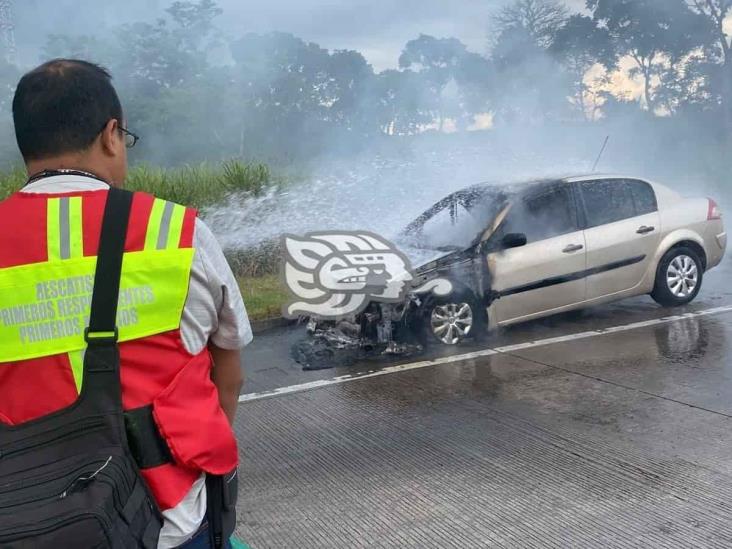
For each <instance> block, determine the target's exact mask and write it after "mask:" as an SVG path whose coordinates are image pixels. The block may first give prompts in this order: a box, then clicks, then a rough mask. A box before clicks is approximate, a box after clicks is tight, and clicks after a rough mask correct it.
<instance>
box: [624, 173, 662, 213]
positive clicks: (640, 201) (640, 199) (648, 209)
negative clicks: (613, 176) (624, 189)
mask: <svg viewBox="0 0 732 549" xmlns="http://www.w3.org/2000/svg"><path fill="white" fill-rule="evenodd" d="M626 184H627V185H628V187H629V188H630V193H631V194H632V195H633V202H634V203H635V215H646V214H649V213H653V212H656V211H658V202H657V201H656V193H655V192H654V190H653V187H651V186H650V185H649V184H648V183H646V182H645V181H638V180H636V179H629V180H627V181H626Z"/></svg>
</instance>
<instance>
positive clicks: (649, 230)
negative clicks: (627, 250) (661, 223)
mask: <svg viewBox="0 0 732 549" xmlns="http://www.w3.org/2000/svg"><path fill="white" fill-rule="evenodd" d="M655 230H656V227H646V226H645V225H643V226H642V227H641V228H640V229H638V230H637V231H635V232H637V233H638V234H648V233H652V232H653V231H655Z"/></svg>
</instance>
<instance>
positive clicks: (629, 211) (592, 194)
mask: <svg viewBox="0 0 732 549" xmlns="http://www.w3.org/2000/svg"><path fill="white" fill-rule="evenodd" d="M580 189H581V190H582V200H583V201H584V204H585V212H586V214H587V228H592V227H599V226H600V225H607V224H608V223H615V222H616V221H622V220H623V219H629V218H631V217H635V216H636V213H635V204H634V202H633V195H632V193H631V190H630V187H629V186H628V185H627V183H626V182H625V181H622V180H618V179H608V180H604V181H584V182H582V183H580Z"/></svg>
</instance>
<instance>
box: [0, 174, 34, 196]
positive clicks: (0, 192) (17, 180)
mask: <svg viewBox="0 0 732 549" xmlns="http://www.w3.org/2000/svg"><path fill="white" fill-rule="evenodd" d="M27 179H28V175H27V174H26V173H25V168H21V167H17V168H15V169H13V170H10V171H6V172H2V173H0V200H5V199H6V198H7V197H8V196H10V195H11V194H13V193H14V192H15V191H17V190H18V189H20V188H21V187H22V186H23V185H24V184H25V182H26V180H27Z"/></svg>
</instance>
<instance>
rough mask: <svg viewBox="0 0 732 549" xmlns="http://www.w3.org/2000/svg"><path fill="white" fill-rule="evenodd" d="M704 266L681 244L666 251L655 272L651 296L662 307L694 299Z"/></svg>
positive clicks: (697, 257)
mask: <svg viewBox="0 0 732 549" xmlns="http://www.w3.org/2000/svg"><path fill="white" fill-rule="evenodd" d="M703 278H704V266H703V264H702V261H701V259H700V258H699V256H698V255H697V253H696V252H695V251H694V250H692V249H691V248H687V247H685V246H681V247H678V248H673V249H671V250H669V251H668V252H666V255H664V256H663V258H662V259H661V263H659V265H658V271H657V273H656V284H655V286H654V288H653V292H652V293H651V297H652V298H653V299H654V300H655V301H656V302H657V303H659V304H660V305H663V306H664V307H678V306H681V305H686V304H687V303H691V302H692V301H694V299H695V298H696V296H697V295H698V294H699V290H701V285H702V279H703Z"/></svg>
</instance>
